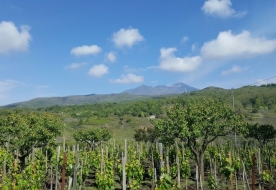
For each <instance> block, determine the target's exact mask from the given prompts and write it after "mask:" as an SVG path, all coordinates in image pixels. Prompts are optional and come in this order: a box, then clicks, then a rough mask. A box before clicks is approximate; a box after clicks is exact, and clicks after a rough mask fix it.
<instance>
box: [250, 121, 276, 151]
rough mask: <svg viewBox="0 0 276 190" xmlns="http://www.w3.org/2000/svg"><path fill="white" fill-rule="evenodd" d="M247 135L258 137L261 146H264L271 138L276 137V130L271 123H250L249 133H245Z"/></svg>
mask: <svg viewBox="0 0 276 190" xmlns="http://www.w3.org/2000/svg"><path fill="white" fill-rule="evenodd" d="M245 137H246V138H254V139H256V140H257V141H258V142H259V144H260V147H263V146H264V145H266V144H267V143H268V142H269V141H270V140H272V139H274V138H275V137H276V130H275V128H274V127H273V126H272V125H269V124H265V125H259V124H258V123H256V124H251V125H248V128H247V133H246V134H245Z"/></svg>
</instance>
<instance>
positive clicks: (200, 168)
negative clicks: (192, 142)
mask: <svg viewBox="0 0 276 190" xmlns="http://www.w3.org/2000/svg"><path fill="white" fill-rule="evenodd" d="M196 163H197V165H198V173H199V176H200V179H201V182H202V183H203V182H204V154H203V153H200V154H198V155H197V156H196Z"/></svg>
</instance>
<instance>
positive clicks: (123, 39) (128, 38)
mask: <svg viewBox="0 0 276 190" xmlns="http://www.w3.org/2000/svg"><path fill="white" fill-rule="evenodd" d="M112 40H113V42H114V43H115V45H116V46H117V47H119V48H122V47H124V46H127V47H132V46H133V45H134V44H136V43H139V42H141V41H144V40H145V39H144V37H143V36H142V35H141V34H140V33H139V30H138V29H134V28H129V29H123V28H122V29H120V30H119V31H118V32H116V33H114V34H113V38H112Z"/></svg>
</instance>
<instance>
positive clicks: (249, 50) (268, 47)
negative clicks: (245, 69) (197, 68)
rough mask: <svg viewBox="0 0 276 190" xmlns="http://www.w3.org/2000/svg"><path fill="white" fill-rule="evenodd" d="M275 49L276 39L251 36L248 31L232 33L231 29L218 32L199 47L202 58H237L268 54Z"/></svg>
mask: <svg viewBox="0 0 276 190" xmlns="http://www.w3.org/2000/svg"><path fill="white" fill-rule="evenodd" d="M275 49H276V39H274V40H268V39H266V38H257V37H252V36H251V34H250V32H248V31H243V32H241V33H240V34H237V35H235V34H232V32H231V30H228V31H224V32H220V33H219V34H218V36H217V38H216V39H214V40H211V41H209V42H206V43H205V44H204V45H203V47H202V48H201V53H202V55H203V57H204V58H207V59H216V58H238V57H253V56H257V55H262V54H268V53H271V52H273V51H275Z"/></svg>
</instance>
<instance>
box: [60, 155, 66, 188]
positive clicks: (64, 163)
mask: <svg viewBox="0 0 276 190" xmlns="http://www.w3.org/2000/svg"><path fill="white" fill-rule="evenodd" d="M65 172H66V152H65V151H64V152H63V164H62V183H61V190H64V189H65Z"/></svg>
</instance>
